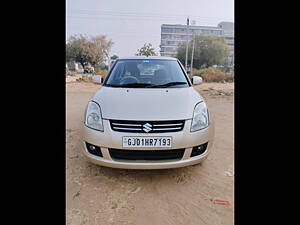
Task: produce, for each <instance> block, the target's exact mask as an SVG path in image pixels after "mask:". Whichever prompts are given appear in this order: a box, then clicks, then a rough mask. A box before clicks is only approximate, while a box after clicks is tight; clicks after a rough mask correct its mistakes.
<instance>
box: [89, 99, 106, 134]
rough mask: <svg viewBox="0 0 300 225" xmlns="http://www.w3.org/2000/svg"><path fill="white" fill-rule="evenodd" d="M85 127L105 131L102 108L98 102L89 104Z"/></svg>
mask: <svg viewBox="0 0 300 225" xmlns="http://www.w3.org/2000/svg"><path fill="white" fill-rule="evenodd" d="M85 125H86V126H87V127H89V128H92V129H94V130H99V131H103V122H102V115H101V109H100V106H99V105H98V104H97V103H96V102H92V101H91V102H89V104H88V106H87V109H86V113H85Z"/></svg>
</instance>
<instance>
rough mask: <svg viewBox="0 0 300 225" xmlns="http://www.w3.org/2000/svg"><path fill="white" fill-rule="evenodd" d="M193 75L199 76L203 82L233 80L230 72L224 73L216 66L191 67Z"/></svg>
mask: <svg viewBox="0 0 300 225" xmlns="http://www.w3.org/2000/svg"><path fill="white" fill-rule="evenodd" d="M193 76H200V77H202V78H203V81H204V82H233V81H234V75H233V74H231V73H224V72H222V71H221V70H219V69H216V68H212V67H210V68H206V69H200V70H197V69H193Z"/></svg>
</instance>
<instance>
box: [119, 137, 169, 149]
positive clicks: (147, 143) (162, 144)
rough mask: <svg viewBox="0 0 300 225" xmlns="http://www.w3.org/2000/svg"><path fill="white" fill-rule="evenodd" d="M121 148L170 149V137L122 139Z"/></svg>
mask: <svg viewBox="0 0 300 225" xmlns="http://www.w3.org/2000/svg"><path fill="white" fill-rule="evenodd" d="M122 139H123V140H122V143H123V147H130V148H153V147H158V148H170V147H172V137H123V138H122Z"/></svg>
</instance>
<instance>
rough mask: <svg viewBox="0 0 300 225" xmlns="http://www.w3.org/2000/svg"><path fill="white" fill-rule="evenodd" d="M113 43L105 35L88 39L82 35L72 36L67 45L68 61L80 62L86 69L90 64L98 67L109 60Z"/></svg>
mask: <svg viewBox="0 0 300 225" xmlns="http://www.w3.org/2000/svg"><path fill="white" fill-rule="evenodd" d="M112 45H113V42H112V41H110V40H107V39H106V36H104V35H97V36H93V37H87V36H84V35H82V34H80V35H74V36H71V37H70V38H69V39H68V43H67V44H66V61H67V62H71V61H75V62H79V63H80V64H81V65H82V67H83V68H84V67H85V66H86V65H88V64H89V63H90V64H91V65H92V66H94V67H95V66H96V65H98V64H100V63H103V62H104V61H105V60H106V59H107V58H108V54H109V51H110V49H111V46H112Z"/></svg>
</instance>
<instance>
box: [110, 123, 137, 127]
mask: <svg viewBox="0 0 300 225" xmlns="http://www.w3.org/2000/svg"><path fill="white" fill-rule="evenodd" d="M111 124H112V125H119V126H136V127H141V126H142V125H140V124H128V123H111Z"/></svg>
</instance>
